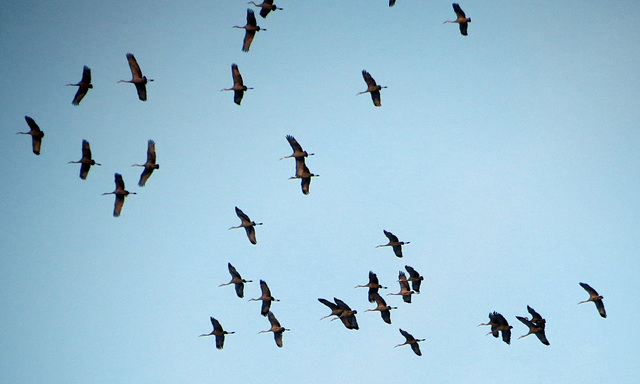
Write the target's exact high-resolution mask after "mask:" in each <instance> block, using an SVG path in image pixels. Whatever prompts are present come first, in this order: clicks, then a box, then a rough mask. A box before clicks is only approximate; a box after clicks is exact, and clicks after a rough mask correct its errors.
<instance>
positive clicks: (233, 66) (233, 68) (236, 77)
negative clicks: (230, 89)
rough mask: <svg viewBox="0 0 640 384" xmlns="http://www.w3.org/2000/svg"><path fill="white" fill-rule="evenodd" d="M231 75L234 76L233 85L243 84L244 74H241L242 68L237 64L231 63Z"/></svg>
mask: <svg viewBox="0 0 640 384" xmlns="http://www.w3.org/2000/svg"><path fill="white" fill-rule="evenodd" d="M231 75H232V76H233V85H234V87H235V86H238V85H239V86H242V85H243V83H242V75H240V70H239V69H238V65H237V64H231Z"/></svg>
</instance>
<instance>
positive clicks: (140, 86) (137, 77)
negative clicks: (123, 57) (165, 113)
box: [118, 53, 153, 101]
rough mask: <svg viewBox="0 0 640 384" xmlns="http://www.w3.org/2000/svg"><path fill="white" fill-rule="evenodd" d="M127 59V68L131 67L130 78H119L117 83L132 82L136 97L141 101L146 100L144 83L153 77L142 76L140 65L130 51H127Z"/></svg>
mask: <svg viewBox="0 0 640 384" xmlns="http://www.w3.org/2000/svg"><path fill="white" fill-rule="evenodd" d="M127 60H128V61H129V68H131V76H132V77H131V80H120V81H118V83H132V84H134V85H135V86H136V90H137V91H138V98H139V99H140V100H142V101H147V86H146V85H145V84H147V82H149V81H153V79H147V77H146V76H142V71H141V70H140V66H139V65H138V62H137V61H136V58H135V57H134V56H133V54H132V53H127Z"/></svg>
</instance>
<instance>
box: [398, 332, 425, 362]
mask: <svg viewBox="0 0 640 384" xmlns="http://www.w3.org/2000/svg"><path fill="white" fill-rule="evenodd" d="M399 329H400V333H401V334H402V336H404V338H405V339H406V341H405V342H404V343H402V344H398V345H396V346H395V348H397V347H401V346H403V345H407V344H409V345H411V349H412V350H413V352H414V353H415V354H416V355H418V356H422V352H420V346H419V345H418V343H419V342H421V341H424V340H425V339H416V338H415V337H413V336H412V335H411V334H410V333H409V332H407V331H403V330H402V329H401V328H399Z"/></svg>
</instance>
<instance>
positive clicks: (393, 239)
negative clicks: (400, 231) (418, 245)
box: [376, 229, 410, 257]
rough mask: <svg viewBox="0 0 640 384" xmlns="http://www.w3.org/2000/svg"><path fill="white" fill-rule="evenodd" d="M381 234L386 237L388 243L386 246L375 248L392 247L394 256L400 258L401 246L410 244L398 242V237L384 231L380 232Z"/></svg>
mask: <svg viewBox="0 0 640 384" xmlns="http://www.w3.org/2000/svg"><path fill="white" fill-rule="evenodd" d="M382 232H384V235H385V236H387V238H388V239H389V242H388V243H387V244H382V245H378V246H377V247H376V248H380V247H392V248H393V252H394V253H395V254H396V256H398V257H402V246H403V245H405V244H409V243H410V242H409V241H407V242H404V241H398V237H397V236H396V235H394V234H393V233H391V232H388V231H385V230H384V229H383V230H382Z"/></svg>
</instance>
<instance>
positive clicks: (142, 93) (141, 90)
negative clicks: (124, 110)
mask: <svg viewBox="0 0 640 384" xmlns="http://www.w3.org/2000/svg"><path fill="white" fill-rule="evenodd" d="M135 86H136V91H138V99H140V100H142V101H147V86H146V85H144V84H142V83H135Z"/></svg>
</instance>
